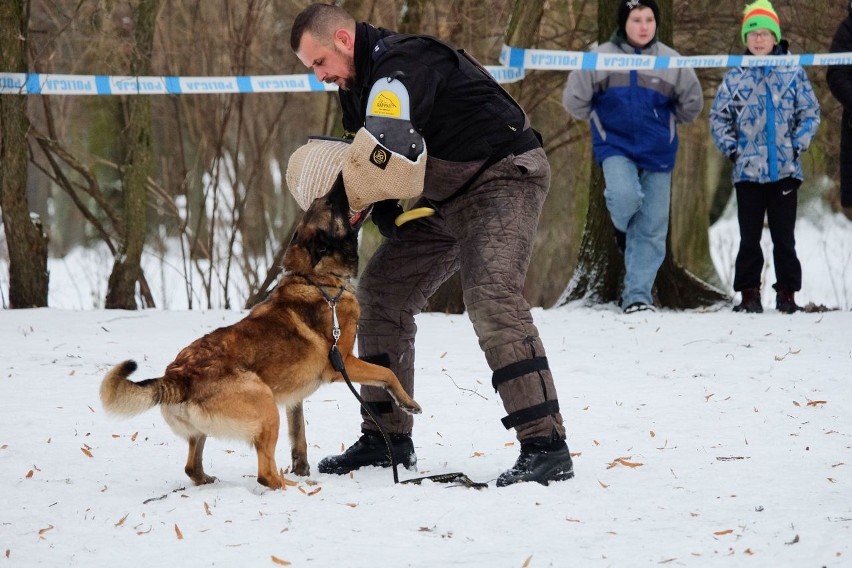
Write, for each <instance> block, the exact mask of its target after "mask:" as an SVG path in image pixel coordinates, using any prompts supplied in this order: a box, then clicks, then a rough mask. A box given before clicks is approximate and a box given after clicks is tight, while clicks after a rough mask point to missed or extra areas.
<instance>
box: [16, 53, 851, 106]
mask: <svg viewBox="0 0 852 568" xmlns="http://www.w3.org/2000/svg"><path fill="white" fill-rule="evenodd" d="M500 63H501V65H499V66H498V65H486V66H485V69H486V70H487V71H488V72H489V73H491V75H492V76H493V77H494V78H495V80H497V82H498V83H515V82H517V81H521V80H523V79H524V77H525V76H526V72H527V71H533V70H535V71H574V70H585V71H601V70H603V71H606V70H620V71H627V70H631V69H640V70H642V69H686V68H691V69H698V68H707V67H754V66H764V67H765V66H773V67H774V66H785V65H801V66H826V65H852V52H848V53H810V54H801V55H777V56H766V57H761V56H754V55H748V56H746V55H688V56H677V57H663V56H659V57H655V56H652V55H630V54H614V53H594V52H584V51H557V50H548V49H523V48H518V47H511V46H508V45H504V46H503V48H502V50H501V52H500ZM336 90H337V86H336V85H333V84H327V83H323V82H322V81H319V80H317V78H316V77H315V76H314V75H312V74H301V75H245V76H236V77H157V76H151V77H131V76H126V77H125V76H108V75H60V74H53V73H0V94H2V95H184V94H225V93H303V92H316V91H322V92H328V91H336Z"/></svg>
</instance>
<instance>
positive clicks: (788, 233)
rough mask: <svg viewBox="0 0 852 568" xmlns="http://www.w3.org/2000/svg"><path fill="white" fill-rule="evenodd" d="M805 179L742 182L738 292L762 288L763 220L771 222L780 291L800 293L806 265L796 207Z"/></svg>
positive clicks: (735, 285) (776, 279) (737, 269)
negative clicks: (802, 261)
mask: <svg viewBox="0 0 852 568" xmlns="http://www.w3.org/2000/svg"><path fill="white" fill-rule="evenodd" d="M801 183H802V182H801V181H800V180H798V179H795V178H785V179H782V180H779V181H777V182H771V183H753V182H739V183H737V184H734V187H736V189H737V208H738V212H737V219H738V220H739V224H740V250H739V252H738V253H737V260H736V264H735V265H734V269H735V270H734V291H736V292H740V291H742V290H744V289H746V288H759V287H760V274H761V272H762V271H763V251H762V250H761V248H760V236H761V235H762V234H763V219H764V217H766V218H767V220H768V222H769V234H770V235H771V236H772V258H773V260H774V261H775V281H776V283H775V286H774V288H775V289H776V290H779V289H782V288H783V289H786V290H790V291H791V292H797V291H799V290H801V289H802V265H801V264H800V263H799V258H798V257H797V256H796V239H795V236H794V234H793V229H794V228H795V226H796V206H797V197H798V195H797V194H798V191H797V190H798V188H799V186H800V185H801Z"/></svg>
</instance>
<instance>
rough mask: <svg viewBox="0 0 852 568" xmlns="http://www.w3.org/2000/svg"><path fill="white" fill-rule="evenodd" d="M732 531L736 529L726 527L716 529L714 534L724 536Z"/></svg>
mask: <svg viewBox="0 0 852 568" xmlns="http://www.w3.org/2000/svg"><path fill="white" fill-rule="evenodd" d="M732 532H734V529H725V530H723V531H716V532H714V533H713V534H714V535H716V536H724V535H726V534H731V533H732Z"/></svg>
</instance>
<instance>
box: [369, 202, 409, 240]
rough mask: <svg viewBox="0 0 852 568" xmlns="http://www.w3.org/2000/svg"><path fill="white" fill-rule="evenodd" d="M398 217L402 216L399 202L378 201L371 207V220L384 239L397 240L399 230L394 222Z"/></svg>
mask: <svg viewBox="0 0 852 568" xmlns="http://www.w3.org/2000/svg"><path fill="white" fill-rule="evenodd" d="M400 215H402V206H401V205H400V204H399V201H394V200H393V199H388V200H386V201H379V202H378V203H376V204H375V205H373V212H372V217H371V218H372V219H373V223H375V224H376V227H378V228H379V232H380V233H381V234H382V236H383V237H385V238H386V239H397V238H399V228H398V227H397V226H396V224H395V223H394V221H396V218H397V217H399V216H400Z"/></svg>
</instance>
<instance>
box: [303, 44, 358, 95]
mask: <svg viewBox="0 0 852 568" xmlns="http://www.w3.org/2000/svg"><path fill="white" fill-rule="evenodd" d="M296 57H298V58H299V61H301V62H302V64H303V65H304V66H305V67H312V68H313V70H314V75H316V78H317V79H318V80H320V81H322V82H324V83H334V84H335V85H337V86H338V88H340V89H343V90H344V91H348V90H350V89H352V86H353V85H354V84H355V58H354V38H353V37H351V36H350V34H349V33H348V32H346V31H345V30H338V32H337V33H336V34H335V38H334V42H333V43H331V44H329V43H327V42H321V41H319V40H318V39H317V38H315V37H314V36H313V35H311V34H310V33H305V35H303V36H302V41H301V42H300V43H299V50H298V51H297V52H296Z"/></svg>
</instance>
